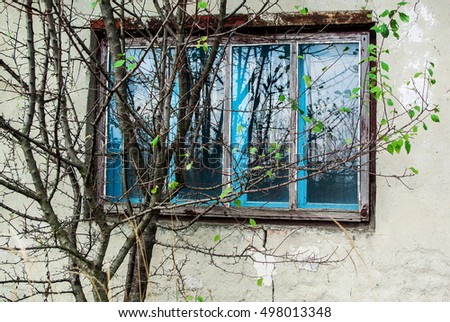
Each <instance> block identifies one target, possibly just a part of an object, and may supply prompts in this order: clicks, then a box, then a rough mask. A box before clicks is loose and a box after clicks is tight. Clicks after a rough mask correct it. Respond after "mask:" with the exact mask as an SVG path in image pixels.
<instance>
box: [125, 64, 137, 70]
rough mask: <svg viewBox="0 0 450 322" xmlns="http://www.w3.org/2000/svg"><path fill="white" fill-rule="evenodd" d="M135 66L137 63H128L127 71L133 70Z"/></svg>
mask: <svg viewBox="0 0 450 322" xmlns="http://www.w3.org/2000/svg"><path fill="white" fill-rule="evenodd" d="M136 66H137V63H132V64H129V65H127V70H128V71H131V70H133V69H134V67H136Z"/></svg>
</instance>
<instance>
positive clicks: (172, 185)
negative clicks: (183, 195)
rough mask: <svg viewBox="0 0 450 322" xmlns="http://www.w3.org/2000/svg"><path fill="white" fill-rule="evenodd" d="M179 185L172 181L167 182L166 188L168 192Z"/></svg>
mask: <svg viewBox="0 0 450 322" xmlns="http://www.w3.org/2000/svg"><path fill="white" fill-rule="evenodd" d="M179 185H180V184H179V183H178V182H177V181H172V182H169V185H168V187H169V189H170V190H175V189H176V188H177V187H178V186H179Z"/></svg>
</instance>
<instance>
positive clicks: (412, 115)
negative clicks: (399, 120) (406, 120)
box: [408, 110, 416, 118]
mask: <svg viewBox="0 0 450 322" xmlns="http://www.w3.org/2000/svg"><path fill="white" fill-rule="evenodd" d="M408 114H409V117H410V118H413V117H414V115H416V113H415V112H414V110H409V111H408Z"/></svg>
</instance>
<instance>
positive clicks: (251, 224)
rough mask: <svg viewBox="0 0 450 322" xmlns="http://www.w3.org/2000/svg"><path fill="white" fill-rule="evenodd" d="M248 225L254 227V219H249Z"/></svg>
mask: <svg viewBox="0 0 450 322" xmlns="http://www.w3.org/2000/svg"><path fill="white" fill-rule="evenodd" d="M248 223H249V224H250V226H252V227H256V221H255V219H253V218H250V219H249V220H248Z"/></svg>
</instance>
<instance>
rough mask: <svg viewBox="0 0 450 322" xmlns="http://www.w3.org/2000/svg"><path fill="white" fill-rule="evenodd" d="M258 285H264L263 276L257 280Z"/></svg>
mask: <svg viewBox="0 0 450 322" xmlns="http://www.w3.org/2000/svg"><path fill="white" fill-rule="evenodd" d="M256 285H258V286H262V285H263V278H262V277H260V278H258V280H257V281H256Z"/></svg>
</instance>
